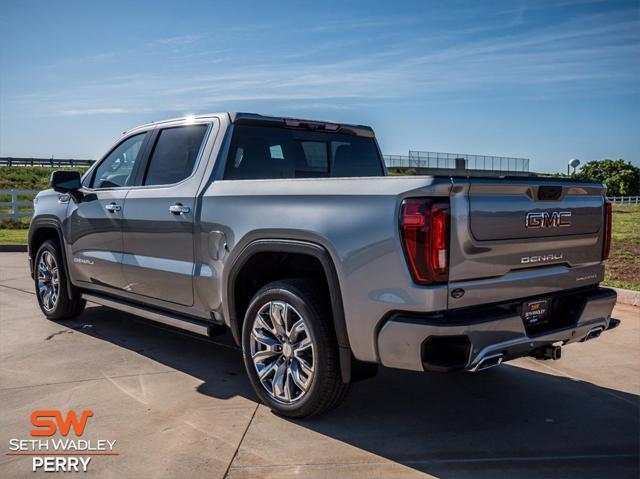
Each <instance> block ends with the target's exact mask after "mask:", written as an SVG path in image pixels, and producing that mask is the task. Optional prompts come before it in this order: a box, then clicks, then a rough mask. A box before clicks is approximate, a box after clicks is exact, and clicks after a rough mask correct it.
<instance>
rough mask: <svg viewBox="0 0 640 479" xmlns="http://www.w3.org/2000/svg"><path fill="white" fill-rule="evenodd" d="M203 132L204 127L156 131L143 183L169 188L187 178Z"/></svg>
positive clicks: (182, 127) (192, 126)
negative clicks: (157, 133)
mask: <svg viewBox="0 0 640 479" xmlns="http://www.w3.org/2000/svg"><path fill="white" fill-rule="evenodd" d="M206 130H207V126H206V125H190V126H180V127H176V128H166V129H164V130H160V133H159V135H158V138H157V139H156V143H155V146H154V147H153V151H152V153H151V158H150V160H149V165H148V166H147V172H146V173H145V176H144V182H143V184H144V185H171V184H173V183H178V182H179V181H182V180H184V179H185V178H187V177H188V176H191V173H193V169H194V167H195V164H196V159H197V158H198V152H199V151H200V147H201V145H202V140H203V139H204V135H205V132H206Z"/></svg>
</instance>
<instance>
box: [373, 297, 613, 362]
mask: <svg viewBox="0 0 640 479" xmlns="http://www.w3.org/2000/svg"><path fill="white" fill-rule="evenodd" d="M552 298H553V301H554V302H555V303H556V304H557V307H556V310H555V316H556V317H554V315H553V314H552V316H551V318H550V320H549V323H548V326H547V327H546V328H544V329H543V330H538V331H531V330H529V331H527V328H525V325H524V323H523V321H522V318H521V316H520V313H519V310H518V306H517V305H518V304H520V303H521V302H520V301H519V302H511V303H508V304H503V305H495V307H485V308H466V309H465V310H461V311H456V312H451V313H446V314H442V315H438V316H416V315H409V314H403V313H398V314H395V315H393V316H391V317H390V318H389V319H388V320H387V321H386V322H385V323H384V325H383V326H382V328H381V329H380V332H379V334H378V341H377V342H378V354H379V358H380V362H381V364H383V365H385V366H388V367H393V368H400V369H410V370H414V371H454V370H476V369H478V366H479V365H480V364H481V363H483V364H484V362H487V361H491V362H498V363H499V362H500V361H503V360H504V361H506V360H509V359H514V358H517V357H521V356H527V355H529V354H530V353H531V352H532V351H533V350H535V349H538V348H540V347H542V346H546V345H549V344H553V343H562V344H569V343H573V342H576V341H582V340H585V339H588V338H590V337H591V336H596V335H597V334H598V333H599V332H601V331H604V330H606V329H608V328H609V325H610V319H611V311H612V310H613V307H614V306H615V303H616V293H615V291H613V290H611V289H607V288H595V289H590V290H580V291H576V292H572V293H561V294H558V295H556V296H555V297H554V296H553V295H552ZM527 299H528V298H527ZM525 300H526V299H525ZM594 333H595V334H594ZM491 358H499V360H495V361H494V360H493V359H491Z"/></svg>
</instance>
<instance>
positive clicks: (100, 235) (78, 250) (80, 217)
mask: <svg viewBox="0 0 640 479" xmlns="http://www.w3.org/2000/svg"><path fill="white" fill-rule="evenodd" d="M147 137H148V134H147V133H146V132H142V133H138V134H135V135H132V136H129V137H127V138H125V139H124V140H122V141H121V142H120V143H118V144H117V145H116V146H115V147H114V148H113V149H112V150H111V152H109V153H108V154H107V155H106V156H105V157H104V158H103V159H102V160H101V161H100V162H99V163H98V165H97V166H96V168H94V169H93V170H92V172H91V173H90V174H89V175H88V176H87V177H85V178H84V180H83V188H82V198H81V199H80V200H79V201H75V200H69V201H70V205H69V210H68V211H69V214H68V218H67V221H66V224H65V227H66V228H67V235H66V236H67V238H68V239H67V244H68V248H69V251H70V253H71V255H70V258H69V268H70V271H71V277H72V278H73V279H74V280H75V281H80V282H84V283H89V284H93V285H96V286H100V287H103V288H113V289H121V288H123V287H124V285H125V280H124V276H123V274H122V246H123V243H122V224H123V216H122V214H123V210H124V205H125V201H126V198H127V194H128V193H129V190H130V185H131V184H132V183H133V181H134V180H133V179H134V178H135V175H136V172H137V169H138V167H139V164H140V159H141V157H142V156H143V154H144V150H145V147H146V144H147V139H148V138H147ZM88 287H90V286H88Z"/></svg>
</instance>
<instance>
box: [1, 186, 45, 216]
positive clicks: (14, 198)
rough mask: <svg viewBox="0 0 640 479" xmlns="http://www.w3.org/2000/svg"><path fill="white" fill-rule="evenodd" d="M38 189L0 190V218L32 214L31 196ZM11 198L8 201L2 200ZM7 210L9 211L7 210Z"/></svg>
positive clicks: (36, 192) (35, 193)
mask: <svg viewBox="0 0 640 479" xmlns="http://www.w3.org/2000/svg"><path fill="white" fill-rule="evenodd" d="M37 194H38V190H0V200H3V201H0V218H11V219H12V220H14V221H17V220H19V219H20V218H30V217H31V216H32V215H33V197H34V196H35V195H37ZM6 198H11V200H10V201H4V199H6ZM7 210H9V211H7Z"/></svg>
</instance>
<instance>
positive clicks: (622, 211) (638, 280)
mask: <svg viewBox="0 0 640 479" xmlns="http://www.w3.org/2000/svg"><path fill="white" fill-rule="evenodd" d="M604 282H605V284H606V285H608V286H613V287H615V288H625V289H633V290H635V291H640V206H614V207H613V234H612V238H611V254H610V255H609V261H607V267H606V271H605V280H604Z"/></svg>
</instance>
